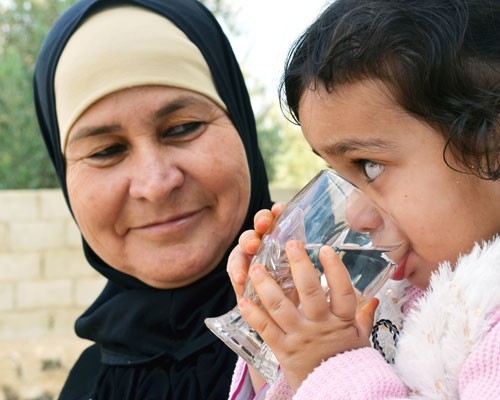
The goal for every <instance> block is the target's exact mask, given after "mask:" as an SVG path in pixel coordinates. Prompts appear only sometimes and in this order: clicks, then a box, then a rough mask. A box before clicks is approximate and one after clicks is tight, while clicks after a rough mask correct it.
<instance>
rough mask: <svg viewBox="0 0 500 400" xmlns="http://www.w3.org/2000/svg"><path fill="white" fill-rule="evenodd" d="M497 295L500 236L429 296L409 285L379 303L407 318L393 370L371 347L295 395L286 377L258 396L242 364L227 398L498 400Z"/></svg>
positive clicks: (312, 378)
mask: <svg viewBox="0 0 500 400" xmlns="http://www.w3.org/2000/svg"><path fill="white" fill-rule="evenodd" d="M392 287H393V288H394V286H392ZM499 291H500V237H499V238H497V239H496V240H495V241H493V242H491V243H489V244H487V245H485V246H484V247H483V248H481V247H479V246H477V247H476V248H475V249H474V250H473V251H472V252H471V254H469V255H467V256H464V257H463V258H461V259H460V260H459V263H458V265H457V267H456V268H455V269H454V270H452V269H451V268H450V267H449V265H443V266H442V267H441V268H440V269H439V271H438V272H437V273H436V274H435V275H434V276H433V279H432V280H431V284H430V286H429V288H428V290H427V291H426V292H422V291H420V290H418V289H416V288H414V287H406V289H405V292H404V293H405V295H404V296H403V298H404V299H402V300H401V302H400V303H398V301H397V300H398V298H399V295H400V294H401V293H402V292H399V293H398V296H396V297H392V298H387V297H386V298H385V302H382V301H381V305H380V306H379V310H377V311H380V309H383V308H384V307H381V306H383V304H385V305H389V306H390V307H392V306H391V304H392V303H396V307H395V308H397V309H399V310H400V314H401V317H402V319H403V321H402V324H403V328H404V329H403V332H404V334H405V335H404V338H403V336H401V337H400V341H399V343H398V347H397V352H398V353H397V354H398V355H397V357H398V359H397V360H396V364H389V363H387V362H386V361H385V359H384V358H383V357H382V356H381V355H380V353H379V352H378V351H376V350H375V349H373V348H363V349H357V350H351V351H347V352H345V353H342V354H338V355H336V356H334V357H331V358H329V359H328V360H326V361H324V362H323V363H321V365H319V366H318V367H316V369H314V371H312V372H311V373H310V374H309V376H308V377H307V378H306V380H305V381H304V382H302V385H301V386H300V387H299V389H298V390H297V392H296V393H293V392H292V390H291V388H290V387H289V385H288V384H287V382H286V381H285V379H284V376H283V375H281V376H280V377H279V378H278V380H277V382H276V383H275V384H274V385H272V386H270V385H265V386H264V387H263V388H262V389H261V390H260V391H259V393H257V394H255V393H254V392H253V390H252V385H251V381H250V379H249V374H248V371H247V366H246V364H245V362H244V361H243V360H241V359H240V360H239V361H238V363H237V365H236V369H235V371H234V374H233V381H232V385H231V391H230V397H229V398H230V400H251V399H256V400H261V399H262V400H263V399H266V400H270V399H273V400H285V399H292V398H293V399H295V400H311V399H314V400H321V399H329V400H331V399H353V400H364V399H366V400H380V399H386V400H389V399H393V400H395V399H417V398H419V399H423V398H425V399H448V400H452V399H460V400H493V399H496V400H500V292H499ZM389 292H391V293H395V292H393V291H387V293H389ZM410 387H413V389H410ZM422 392H423V393H422ZM425 393H427V394H425Z"/></svg>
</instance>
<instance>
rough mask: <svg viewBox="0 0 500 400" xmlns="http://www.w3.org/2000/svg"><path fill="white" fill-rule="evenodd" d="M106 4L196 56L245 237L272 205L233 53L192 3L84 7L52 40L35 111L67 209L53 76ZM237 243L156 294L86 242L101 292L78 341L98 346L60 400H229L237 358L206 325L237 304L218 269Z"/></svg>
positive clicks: (40, 64)
mask: <svg viewBox="0 0 500 400" xmlns="http://www.w3.org/2000/svg"><path fill="white" fill-rule="evenodd" d="M110 4H129V5H136V6H141V7H144V8H146V9H148V10H151V11H153V12H155V13H157V14H159V15H162V16H164V17H165V18H167V19H169V20H171V21H172V22H173V23H174V24H175V25H176V26H177V27H178V28H179V29H180V30H182V31H183V32H184V33H185V34H186V35H187V37H188V38H189V39H190V40H191V41H192V42H193V43H194V44H195V45H196V46H197V47H198V48H199V49H200V51H201V53H202V55H203V56H204V58H205V60H206V62H207V64H208V66H209V68H210V71H211V73H212V76H213V79H214V83H215V87H216V89H217V91H218V93H219V96H220V98H221V99H222V101H223V102H224V103H225V104H226V106H227V110H228V114H229V117H230V119H231V120H232V122H233V124H234V125H235V127H236V129H237V131H238V132H239V135H240V137H241V140H242V142H243V145H244V147H245V151H246V156H247V159H248V165H249V169H250V174H251V196H250V206H249V209H248V211H247V215H246V218H245V221H244V223H243V226H242V227H241V230H240V233H241V232H243V231H244V230H246V229H250V228H251V227H252V221H253V216H254V214H255V212H257V211H258V210H259V209H261V208H268V207H270V205H271V201H270V196H269V190H268V182H267V177H266V172H265V169H264V163H263V160H262V156H261V153H260V151H259V149H258V146H257V134H256V128H255V120H254V116H253V112H252V108H251V104H250V100H249V96H248V92H247V89H246V86H245V83H244V80H243V77H242V74H241V71H240V68H239V66H238V63H237V61H236V58H235V56H234V54H233V51H232V48H231V46H230V44H229V42H228V40H227V38H226V36H225V35H224V33H223V31H222V29H221V28H220V26H219V24H218V23H217V21H216V20H215V18H214V17H213V15H212V14H211V13H210V12H209V11H208V10H207V9H206V8H205V7H204V6H202V5H201V4H200V3H198V2H197V1H195V0H122V1H111V0H82V1H79V2H78V3H77V4H76V5H74V6H73V7H71V8H70V9H69V10H68V11H67V12H66V13H65V14H64V15H63V16H62V17H61V18H60V19H59V20H58V21H57V22H56V24H55V25H54V27H53V28H52V30H51V31H50V33H49V35H48V36H47V38H46V40H45V42H44V44H43V47H42V49H41V51H40V54H39V57H38V60H37V64H36V68H35V75H34V96H35V107H36V112H37V116H38V121H39V124H40V128H41V132H42V134H43V138H44V140H45V143H46V146H47V149H48V152H49V155H50V157H51V159H52V162H53V164H54V166H55V169H56V173H57V176H58V179H59V182H60V184H61V187H62V190H63V193H64V196H65V198H66V202H67V203H68V206H69V200H68V192H67V187H66V179H65V176H66V170H65V162H64V157H63V155H62V154H61V150H60V149H61V146H60V136H59V131H58V124H57V115H56V108H55V98H54V75H55V70H56V67H57V63H58V60H59V57H60V55H61V53H62V51H63V49H64V47H65V45H66V43H67V41H68V40H69V38H70V37H71V35H72V34H73V33H74V32H75V31H76V30H77V29H78V27H79V25H80V24H81V23H82V21H83V20H84V19H86V18H87V17H88V16H89V15H91V14H93V13H95V12H97V11H99V10H100V9H102V8H103V7H107V6H109V5H110ZM165 45H167V44H165ZM93 206H95V205H93ZM228 218H231V216H230V215H228ZM238 236H239V235H238ZM236 242H237V237H235V239H234V242H233V244H232V246H231V247H230V248H229V249H228V250H227V253H226V254H225V255H224V257H223V259H222V261H221V262H220V264H219V265H218V266H217V268H216V269H215V270H214V271H213V272H211V273H210V274H209V275H208V276H206V277H204V278H202V279H200V280H199V281H197V282H195V283H193V284H191V285H189V286H186V287H183V288H178V289H169V290H160V289H154V288H152V287H149V286H148V285H146V284H145V283H143V282H141V281H139V280H138V279H136V278H134V277H132V276H130V275H126V274H124V273H121V272H119V271H117V270H115V269H113V268H112V267H111V266H109V265H107V264H106V263H105V262H104V261H103V260H101V258H100V257H99V256H98V255H97V254H96V253H94V251H93V250H92V249H91V248H90V247H89V245H88V244H87V242H86V241H85V239H83V248H84V252H85V256H86V258H87V260H88V262H89V263H90V264H91V265H92V267H94V268H95V269H96V270H97V271H99V272H100V273H101V274H102V275H104V276H105V277H106V278H107V279H108V283H107V285H106V287H105V288H104V290H103V292H102V293H101V294H100V296H99V297H98V298H97V300H96V301H95V302H94V303H93V304H92V305H91V306H90V307H89V309H88V310H87V311H86V312H85V313H84V314H83V315H82V316H81V317H80V318H79V319H78V320H77V322H76V332H77V334H78V335H79V336H80V337H82V338H85V339H89V340H91V341H94V342H95V343H96V344H97V346H94V347H93V348H91V349H90V350H88V351H87V352H85V353H84V354H83V355H82V357H81V358H80V360H79V361H78V362H77V364H76V365H75V367H74V368H73V370H72V372H71V374H70V377H69V379H68V381H67V382H66V385H65V387H64V389H63V392H62V394H61V397H60V399H64V400H66V399H68V400H70V399H71V400H75V399H90V398H92V399H93V400H114V399H120V400H125V399H140V400H147V399H159V400H161V399H224V398H226V397H227V395H228V390H229V382H230V378H231V374H232V370H233V367H234V364H235V361H236V355H235V354H234V353H233V352H232V351H231V350H230V349H229V348H228V347H227V346H226V345H225V344H224V343H222V342H221V341H220V340H218V339H217V338H216V336H215V335H214V334H212V333H211V332H210V331H209V330H208V329H207V328H206V327H205V324H204V322H203V321H204V319H205V318H207V317H212V316H217V315H220V314H222V313H225V312H226V311H228V310H230V309H231V308H232V307H233V306H234V305H235V298H234V294H233V290H232V288H231V285H230V282H229V279H228V276H227V273H226V270H225V267H226V262H227V256H228V254H229V252H230V250H231V249H232V248H233V247H234V246H235V245H236Z"/></svg>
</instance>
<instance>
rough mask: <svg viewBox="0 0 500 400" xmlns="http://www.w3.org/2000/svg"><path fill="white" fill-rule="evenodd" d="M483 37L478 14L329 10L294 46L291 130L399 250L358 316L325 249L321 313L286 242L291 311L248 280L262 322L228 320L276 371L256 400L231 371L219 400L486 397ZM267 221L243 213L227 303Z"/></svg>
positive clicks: (302, 265)
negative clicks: (256, 342) (347, 184)
mask: <svg viewBox="0 0 500 400" xmlns="http://www.w3.org/2000/svg"><path fill="white" fill-rule="evenodd" d="M499 27H500V3H499V2H498V1H492V0H440V1H439V2H437V1H435V0H404V1H402V0H384V1H372V0H336V1H335V2H333V3H332V4H331V5H330V6H329V7H328V8H327V9H326V10H325V11H324V12H323V14H322V15H321V16H320V17H319V18H318V19H317V21H316V22H315V23H313V25H312V26H311V27H310V28H309V29H308V30H307V31H306V32H305V33H304V34H303V35H302V37H300V38H299V40H298V41H297V42H296V43H295V45H294V47H293V49H292V52H291V53H290V55H289V58H288V60H287V64H286V69H285V73H284V77H283V82H282V87H281V89H282V91H283V92H284V94H285V98H286V102H287V106H288V108H289V110H290V112H291V114H292V116H293V117H294V118H295V120H296V121H297V122H298V123H300V125H301V127H302V131H303V133H304V136H305V138H306V139H307V141H308V142H309V144H310V145H311V148H312V150H313V151H314V152H315V153H317V154H318V155H319V156H321V157H322V158H323V159H324V160H325V161H326V162H328V163H329V164H330V165H331V167H332V168H333V169H334V170H335V171H337V172H338V173H339V174H341V175H343V176H344V177H345V178H347V179H348V180H350V181H351V182H353V183H354V184H355V185H357V186H358V187H359V188H360V189H361V190H362V191H363V192H364V195H365V196H366V198H367V199H369V200H370V204H374V205H375V206H373V207H372V209H371V211H370V213H368V214H367V215H368V217H367V218H366V221H365V227H364V230H365V231H366V232H369V233H370V234H371V235H372V237H374V238H376V237H377V236H378V235H383V234H385V233H387V232H390V231H396V232H399V235H400V240H401V242H402V243H403V244H402V246H401V248H400V249H398V251H397V253H396V254H394V255H393V258H395V261H396V262H397V263H398V268H397V270H396V272H395V273H394V275H393V277H392V280H391V281H389V282H388V283H387V284H386V286H385V287H384V288H383V289H382V290H381V291H380V292H379V295H378V296H377V297H378V300H373V301H372V302H371V303H369V305H368V306H367V307H365V308H363V309H362V310H357V309H356V296H355V294H354V291H353V289H352V286H351V284H350V280H349V277H348V274H347V271H346V270H345V268H344V266H343V264H342V262H341V261H340V259H339V258H338V257H337V256H336V255H335V253H334V251H333V250H332V249H331V248H328V247H326V246H325V247H323V248H322V250H321V256H320V257H321V262H322V264H323V266H324V268H325V273H326V276H327V279H328V282H329V286H330V289H331V293H332V295H331V301H330V302H328V301H327V299H326V296H325V295H324V294H323V290H322V289H321V286H320V283H319V282H318V281H317V280H316V279H315V278H314V277H315V274H313V273H312V271H313V267H312V265H311V263H310V261H309V259H308V257H307V254H306V252H305V251H304V248H303V246H302V245H301V244H300V243H298V242H289V243H288V244H287V255H288V258H289V260H290V263H291V266H292V273H293V277H294V280H295V283H296V286H297V290H298V294H299V297H300V302H301V308H300V309H297V307H296V306H295V305H294V303H293V302H292V301H290V300H289V299H288V298H287V297H286V296H285V295H284V293H283V292H282V291H281V289H280V288H279V287H278V285H277V284H276V283H275V282H274V281H273V280H272V279H271V278H270V277H269V275H268V274H267V273H266V272H265V270H264V268H263V267H262V266H259V265H256V266H252V268H251V269H250V270H249V271H248V272H249V276H250V278H251V280H252V282H253V284H254V285H255V288H256V290H257V292H258V295H259V297H260V299H261V301H262V303H263V306H264V308H263V309H261V308H259V307H258V306H257V305H256V304H254V303H252V302H251V301H250V300H249V299H247V298H240V300H239V306H240V309H241V312H242V315H243V317H244V318H245V319H247V321H248V322H249V323H250V325H252V326H253V327H254V328H255V329H256V330H257V332H258V333H259V334H260V335H261V337H262V338H263V339H264V340H265V341H266V342H267V343H268V345H269V346H270V347H271V349H272V350H273V351H274V353H275V355H276V357H277V358H278V360H279V361H280V364H281V370H282V372H283V373H282V374H281V376H280V378H279V379H278V381H277V382H276V383H275V384H274V385H273V386H271V387H270V385H268V384H264V386H263V387H262V388H261V383H262V378H261V377H259V376H258V374H257V373H256V372H255V371H252V370H250V373H248V369H249V368H247V366H246V365H244V363H243V362H242V361H241V360H240V361H239V363H238V365H237V367H236V370H235V373H234V376H233V382H232V391H231V399H243V398H252V397H253V396H254V393H257V397H256V398H259V399H261V398H267V399H271V398H272V399H287V398H292V397H293V398H294V399H347V398H348V399H371V400H373V399H395V398H425V399H500V323H499V321H500V290H499V288H500V239H499V238H498V233H499V232H500V207H499V201H500V182H499V181H498V177H499V172H500V166H499V154H500V149H499V137H500V126H499V125H500V46H499V45H498V44H499V43H500V28H499ZM279 211H280V210H277V209H273V212H270V211H265V210H264V211H261V212H259V213H258V214H257V216H256V219H255V230H254V231H248V232H245V233H244V234H243V235H242V236H241V237H240V244H239V246H238V247H237V248H236V249H235V250H234V251H233V253H232V256H231V258H230V261H229V264H228V271H229V274H230V276H231V279H232V282H233V286H234V288H235V290H236V292H237V294H239V295H241V292H242V285H243V283H244V281H245V277H246V272H247V269H248V265H249V259H250V256H251V255H252V254H254V253H255V250H256V248H257V246H258V244H259V239H260V237H261V235H262V234H263V233H264V232H265V230H266V229H267V228H268V227H269V225H270V224H271V222H272V220H273V218H275V217H276V215H277V214H278V212H279ZM377 303H379V304H378V307H376V306H377ZM375 308H376V311H375V315H374V316H373V311H374V309H375ZM373 317H374V319H373ZM251 384H253V390H252V387H251ZM259 389H260V390H259Z"/></svg>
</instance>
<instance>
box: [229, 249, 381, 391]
mask: <svg viewBox="0 0 500 400" xmlns="http://www.w3.org/2000/svg"><path fill="white" fill-rule="evenodd" d="M286 252H287V256H288V260H289V262H290V265H291V270H292V276H293V280H294V282H295V285H296V288H297V292H298V296H299V299H300V304H301V307H300V308H297V306H296V305H295V304H294V303H293V301H292V300H291V299H289V298H288V297H287V296H286V295H285V294H284V293H283V291H282V290H281V288H280V287H279V285H278V284H277V283H276V282H275V281H274V280H273V279H272V278H271V277H270V276H269V274H268V273H267V272H266V270H265V269H264V268H263V267H262V266H261V265H253V266H252V268H251V269H250V278H251V279H252V283H253V284H254V286H255V289H256V291H257V293H258V295H259V298H260V301H261V302H262V305H263V307H264V309H263V308H261V307H259V306H257V305H256V304H255V303H253V302H252V301H251V300H250V299H248V298H240V300H239V302H238V304H239V306H240V310H241V314H242V316H243V317H244V318H245V319H246V320H247V321H248V323H249V324H250V325H251V326H252V327H253V328H254V329H255V330H256V331H257V332H258V333H259V335H260V336H261V337H262V339H263V340H264V341H265V342H266V343H267V344H268V345H269V347H270V348H271V349H272V350H273V352H274V354H275V355H276V357H277V359H278V361H279V362H280V364H281V368H282V369H283V373H284V374H285V377H286V379H287V381H288V383H289V384H290V385H291V387H292V388H293V389H294V390H297V389H298V387H299V386H300V384H301V383H302V381H303V380H304V379H305V378H306V377H307V375H308V374H309V373H310V372H311V371H312V370H313V369H314V368H315V367H317V366H318V365H319V364H320V363H321V362H322V360H325V359H327V358H329V357H332V356H334V355H336V354H338V353H342V352H345V351H347V350H351V349H357V348H361V347H366V346H370V341H369V332H370V330H371V326H372V325H373V313H374V312H375V308H376V307H377V304H378V301H376V300H373V301H372V302H370V303H368V304H367V305H366V306H365V307H363V309H361V310H359V311H358V310H357V296H356V293H355V291H354V289H353V287H352V284H351V280H350V277H349V273H348V271H347V269H346V268H345V266H344V264H343V263H342V261H341V260H340V258H339V257H338V256H337V254H336V253H335V251H334V250H333V249H332V248H331V247H329V246H323V247H322V248H321V250H320V255H319V259H320V262H321V265H322V266H323V268H324V270H325V277H326V280H327V283H328V286H329V288H330V300H328V298H327V296H326V294H325V293H324V291H323V289H322V287H321V284H320V281H319V279H318V273H317V271H316V270H315V268H314V266H313V264H312V263H311V261H310V260H309V257H308V255H307V253H306V251H305V249H304V246H303V245H302V244H301V243H300V242H298V241H290V242H288V243H287V246H286Z"/></svg>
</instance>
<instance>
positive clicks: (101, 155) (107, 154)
mask: <svg viewBox="0 0 500 400" xmlns="http://www.w3.org/2000/svg"><path fill="white" fill-rule="evenodd" d="M126 149H127V146H126V145H124V144H115V145H112V146H108V147H106V148H105V149H103V150H100V151H98V152H96V153H93V154H91V155H90V158H93V159H96V160H97V159H107V158H112V157H114V156H117V155H119V154H121V153H123V152H124V151H125V150H126Z"/></svg>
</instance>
